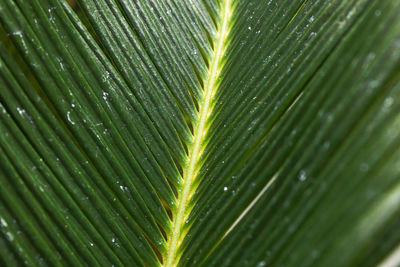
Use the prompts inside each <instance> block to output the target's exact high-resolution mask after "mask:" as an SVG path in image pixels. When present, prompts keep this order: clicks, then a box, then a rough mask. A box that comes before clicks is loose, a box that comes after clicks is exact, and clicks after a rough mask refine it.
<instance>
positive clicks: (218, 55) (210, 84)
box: [164, 0, 232, 267]
mask: <svg viewBox="0 0 400 267" xmlns="http://www.w3.org/2000/svg"><path fill="white" fill-rule="evenodd" d="M231 1H232V0H224V1H223V2H222V5H221V7H222V8H221V11H220V20H219V22H220V23H219V25H218V31H217V34H216V38H215V44H216V45H215V49H214V51H213V53H212V57H211V61H210V62H211V63H210V67H209V70H208V74H207V76H206V78H205V82H204V90H203V99H202V100H201V103H200V106H199V110H200V112H199V116H198V120H197V122H196V123H195V127H194V135H193V139H192V143H191V144H190V146H189V147H188V160H187V162H186V165H185V167H184V169H183V183H182V188H181V190H180V191H179V190H178V191H179V195H178V200H177V206H176V212H175V213H174V214H173V220H172V230H171V232H170V233H169V235H168V243H167V248H166V252H165V254H164V266H165V267H172V266H176V265H177V264H178V262H179V255H178V249H179V246H180V244H181V242H182V240H183V238H184V232H183V230H184V225H185V223H184V222H185V221H186V217H187V216H188V215H189V213H190V209H191V208H190V207H189V206H188V203H189V202H190V200H191V198H192V195H193V193H194V191H195V188H194V186H193V182H194V180H195V178H196V177H197V172H198V171H199V169H200V167H201V166H200V163H199V162H200V157H201V154H202V152H203V150H204V139H205V136H206V135H207V130H208V128H207V120H208V117H209V115H210V114H211V112H212V110H213V106H212V101H213V98H214V95H215V92H216V90H217V87H218V84H217V80H218V77H219V74H220V71H221V68H222V64H221V63H222V62H221V61H222V58H223V56H224V52H225V49H226V43H225V41H226V37H227V36H228V33H229V27H228V24H229V20H230V17H231V14H232V4H231Z"/></svg>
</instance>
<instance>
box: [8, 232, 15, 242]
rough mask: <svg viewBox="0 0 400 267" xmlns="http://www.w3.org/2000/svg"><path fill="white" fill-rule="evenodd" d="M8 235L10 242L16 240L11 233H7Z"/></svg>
mask: <svg viewBox="0 0 400 267" xmlns="http://www.w3.org/2000/svg"><path fill="white" fill-rule="evenodd" d="M6 235H7V239H8V241H13V240H14V236H13V234H12V233H10V232H7V233H6Z"/></svg>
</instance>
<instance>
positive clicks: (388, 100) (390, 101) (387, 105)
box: [383, 97, 394, 109]
mask: <svg viewBox="0 0 400 267" xmlns="http://www.w3.org/2000/svg"><path fill="white" fill-rule="evenodd" d="M393 102H394V100H393V97H387V98H386V99H385V101H384V102H383V107H384V108H385V109H389V108H390V107H391V106H392V105H393Z"/></svg>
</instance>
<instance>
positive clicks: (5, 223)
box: [0, 218, 8, 227]
mask: <svg viewBox="0 0 400 267" xmlns="http://www.w3.org/2000/svg"><path fill="white" fill-rule="evenodd" d="M0 223H1V226H3V227H7V226H8V224H7V222H6V221H5V220H4V219H3V218H0Z"/></svg>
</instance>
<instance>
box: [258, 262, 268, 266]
mask: <svg viewBox="0 0 400 267" xmlns="http://www.w3.org/2000/svg"><path fill="white" fill-rule="evenodd" d="M266 265H267V263H266V262H265V261H260V262H259V263H257V267H264V266H266Z"/></svg>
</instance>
